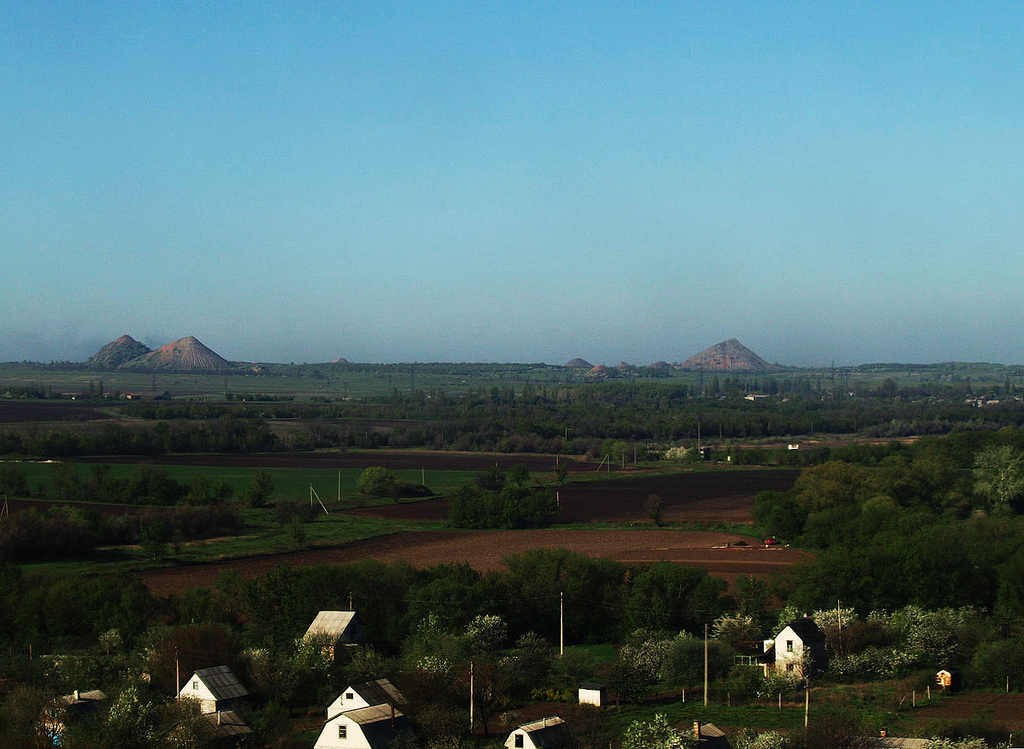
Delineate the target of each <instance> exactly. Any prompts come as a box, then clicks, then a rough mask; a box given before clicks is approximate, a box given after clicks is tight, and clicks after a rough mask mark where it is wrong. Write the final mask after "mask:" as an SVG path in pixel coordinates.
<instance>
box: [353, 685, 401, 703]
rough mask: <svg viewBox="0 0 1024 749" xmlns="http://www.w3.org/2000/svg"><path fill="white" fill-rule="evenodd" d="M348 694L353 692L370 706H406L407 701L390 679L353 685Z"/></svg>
mask: <svg viewBox="0 0 1024 749" xmlns="http://www.w3.org/2000/svg"><path fill="white" fill-rule="evenodd" d="M345 691H346V692H348V691H352V692H355V693H356V694H358V695H359V696H360V697H362V698H363V699H364V700H366V702H367V704H369V705H384V704H387V705H404V704H406V702H407V700H406V699H405V696H404V695H403V694H402V693H401V692H399V691H398V689H397V687H395V685H394V684H392V683H391V681H390V680H389V679H374V680H373V681H363V682H360V683H358V684H353V685H352V686H350V687H349V688H348V689H346V690H345Z"/></svg>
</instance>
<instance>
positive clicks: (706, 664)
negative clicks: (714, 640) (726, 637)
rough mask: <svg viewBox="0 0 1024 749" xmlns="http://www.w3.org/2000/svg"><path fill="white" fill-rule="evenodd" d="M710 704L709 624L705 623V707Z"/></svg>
mask: <svg viewBox="0 0 1024 749" xmlns="http://www.w3.org/2000/svg"><path fill="white" fill-rule="evenodd" d="M707 706H708V625H707V622H705V623H704V707H707Z"/></svg>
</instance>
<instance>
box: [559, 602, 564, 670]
mask: <svg viewBox="0 0 1024 749" xmlns="http://www.w3.org/2000/svg"><path fill="white" fill-rule="evenodd" d="M558 654H559V655H565V593H563V592H559V593H558Z"/></svg>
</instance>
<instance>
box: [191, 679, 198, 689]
mask: <svg viewBox="0 0 1024 749" xmlns="http://www.w3.org/2000/svg"><path fill="white" fill-rule="evenodd" d="M192 688H193V689H195V690H196V691H198V690H199V679H196V680H195V681H193V682H192Z"/></svg>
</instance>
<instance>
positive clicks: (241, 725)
mask: <svg viewBox="0 0 1024 749" xmlns="http://www.w3.org/2000/svg"><path fill="white" fill-rule="evenodd" d="M203 717H204V718H206V719H207V720H208V721H210V723H212V724H213V734H214V736H218V737H223V736H244V735H245V734H247V733H252V729H251V728H249V726H247V725H246V724H245V721H244V720H242V719H241V718H240V717H238V713H236V712H235V711H234V710H221V711H220V712H216V713H206V714H205V715H203Z"/></svg>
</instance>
